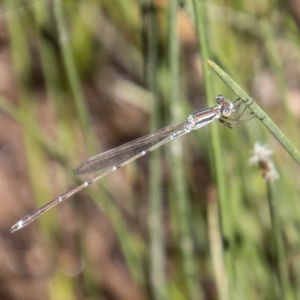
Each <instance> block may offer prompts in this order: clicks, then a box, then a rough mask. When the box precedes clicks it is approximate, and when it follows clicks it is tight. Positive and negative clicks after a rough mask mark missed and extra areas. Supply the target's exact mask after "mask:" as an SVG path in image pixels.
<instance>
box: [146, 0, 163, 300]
mask: <svg viewBox="0 0 300 300" xmlns="http://www.w3.org/2000/svg"><path fill="white" fill-rule="evenodd" d="M141 5H142V7H143V8H145V11H147V9H148V8H149V7H151V9H150V11H149V14H148V15H147V16H146V17H147V18H148V27H146V28H145V34H146V38H147V46H146V47H147V49H146V52H147V54H146V55H147V56H146V66H147V68H146V82H147V86H148V87H149V89H150V90H151V91H152V93H153V98H154V101H153V110H152V115H151V131H152V132H155V131H156V130H157V129H158V128H159V126H160V124H159V92H158V81H157V78H158V75H157V73H158V36H157V33H158V28H157V24H158V21H157V12H156V10H155V7H154V1H152V0H145V1H141ZM160 183H161V176H160V150H159V149H157V151H154V152H153V154H152V155H151V156H150V182H149V186H150V215H149V223H148V224H149V231H150V232H149V234H150V262H149V263H150V282H151V286H152V293H153V299H155V300H162V299H168V296H167V289H166V275H165V268H164V266H165V253H164V238H163V230H162V228H163V205H162V201H161V194H160Z"/></svg>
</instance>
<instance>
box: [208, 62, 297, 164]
mask: <svg viewBox="0 0 300 300" xmlns="http://www.w3.org/2000/svg"><path fill="white" fill-rule="evenodd" d="M207 62H208V65H209V66H210V67H211V68H212V69H213V70H214V71H215V72H216V73H217V74H218V75H219V76H220V78H221V79H222V80H223V81H224V82H225V83H226V84H227V85H228V86H229V87H230V88H231V89H232V90H233V91H234V92H235V93H236V94H237V95H238V96H239V97H240V98H241V100H242V101H243V102H244V103H245V105H247V106H248V107H249V109H250V110H251V111H252V112H253V113H254V114H255V116H256V117H257V118H258V119H259V120H260V121H261V122H262V123H263V124H264V125H265V126H266V127H267V129H268V130H269V131H270V132H271V133H272V134H273V136H274V137H275V138H276V139H277V140H278V142H279V143H280V144H281V145H282V146H283V147H284V148H285V150H286V151H287V152H288V153H289V154H290V156H291V157H292V158H293V159H294V160H295V161H296V162H297V163H298V164H299V165H300V152H299V150H298V149H297V148H296V147H295V146H294V145H293V144H292V142H291V141H290V140H289V139H288V138H287V137H286V135H285V134H284V133H283V132H282V131H281V130H280V129H279V128H278V127H277V125H276V124H275V123H274V122H273V121H272V119H271V118H270V117H269V116H268V114H267V113H266V112H264V111H263V109H262V108H261V107H260V106H259V105H258V104H257V103H256V102H255V101H254V100H253V99H252V97H250V96H249V95H248V94H247V93H246V92H245V91H244V90H243V89H242V88H241V87H240V86H239V85H238V84H237V83H236V82H235V81H234V80H233V79H232V78H231V77H230V76H229V75H228V74H227V73H226V72H225V71H224V70H223V69H221V68H220V67H219V66H218V65H217V64H215V63H214V62H212V61H211V60H208V61H207Z"/></svg>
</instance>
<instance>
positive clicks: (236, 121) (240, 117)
mask: <svg viewBox="0 0 300 300" xmlns="http://www.w3.org/2000/svg"><path fill="white" fill-rule="evenodd" d="M243 104H244V102H243V100H242V99H241V98H238V99H236V100H235V101H234V102H233V105H234V109H233V111H232V114H231V115H234V116H235V117H234V118H230V117H222V118H220V122H221V123H222V124H224V125H225V126H227V127H228V128H235V127H238V126H241V125H242V124H245V123H246V122H248V121H250V120H251V119H253V118H255V114H254V113H253V112H249V106H250V105H251V104H250V105H246V104H244V105H243ZM241 107H242V111H241V112H240V109H241Z"/></svg>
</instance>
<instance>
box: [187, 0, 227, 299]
mask: <svg viewBox="0 0 300 300" xmlns="http://www.w3.org/2000/svg"><path fill="white" fill-rule="evenodd" d="M193 3H194V9H195V16H196V18H195V22H196V28H197V36H198V43H199V49H200V50H201V57H202V62H203V64H202V67H203V73H204V84H205V94H206V99H207V103H208V105H209V106H213V105H215V103H213V99H214V89H213V85H212V80H211V79H210V74H209V68H208V67H207V65H206V64H205V63H204V62H205V61H206V60H207V59H208V57H209V53H210V46H209V39H208V36H207V33H208V32H209V29H208V28H207V26H208V16H207V11H206V10H207V3H206V1H205V0H201V1H198V0H194V1H193ZM210 128H211V149H212V156H211V163H212V168H211V169H212V172H213V174H214V176H215V179H216V182H217V186H218V189H217V191H218V200H219V201H218V204H219V205H220V209H221V215H222V221H223V222H226V215H224V214H222V206H223V207H224V206H225V205H226V197H227V196H226V195H227V193H226V184H225V176H224V173H223V169H222V165H223V163H222V155H221V149H222V148H221V144H220V134H219V131H218V128H217V126H216V124H211V126H210ZM213 212H215V213H216V218H219V216H220V214H219V207H217V208H216V209H215V210H213ZM219 239H220V242H219V243H216V244H212V245H210V248H211V254H212V260H213V268H214V273H215V280H216V286H217V291H218V297H219V299H222V300H225V299H227V295H228V287H227V277H226V271H225V262H224V257H223V251H222V249H221V251H219V250H216V251H215V250H214V249H213V248H214V247H218V246H219V245H222V242H221V240H222V232H221V230H220V236H219ZM214 241H215V239H214ZM214 254H216V255H218V257H215V256H214ZM219 255H220V256H219ZM220 269H222V270H223V274H224V276H223V280H222V281H219V280H218V279H219V278H220V277H219V276H218V273H219V270H220Z"/></svg>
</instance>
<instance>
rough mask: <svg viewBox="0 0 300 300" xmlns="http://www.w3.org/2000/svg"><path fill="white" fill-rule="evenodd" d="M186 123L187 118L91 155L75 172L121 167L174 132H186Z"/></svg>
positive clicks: (81, 173) (168, 137) (178, 133)
mask: <svg viewBox="0 0 300 300" xmlns="http://www.w3.org/2000/svg"><path fill="white" fill-rule="evenodd" d="M186 124H187V121H186V120H185V121H183V122H181V123H178V124H175V125H170V126H167V127H165V128H162V129H160V130H159V131H157V132H156V133H153V134H149V135H147V136H144V137H141V138H139V139H136V140H134V141H132V142H129V143H127V144H124V145H122V146H119V147H117V148H114V149H112V150H109V151H106V152H104V153H101V154H98V155H95V156H93V157H90V158H88V159H86V160H84V161H83V162H82V163H80V165H79V166H78V167H77V168H75V169H74V173H75V174H76V175H83V174H88V173H92V172H95V171H100V172H101V173H104V172H106V171H108V170H109V169H111V168H114V167H116V168H118V167H121V166H122V165H124V164H125V163H127V162H129V161H132V160H134V159H136V158H138V157H140V156H142V155H145V154H147V153H148V152H150V151H152V150H153V149H155V148H157V147H159V146H160V145H162V144H164V143H167V142H168V141H170V140H171V139H172V138H173V137H172V134H174V133H176V137H177V136H179V135H182V134H184V133H186V131H185V125H186Z"/></svg>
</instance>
